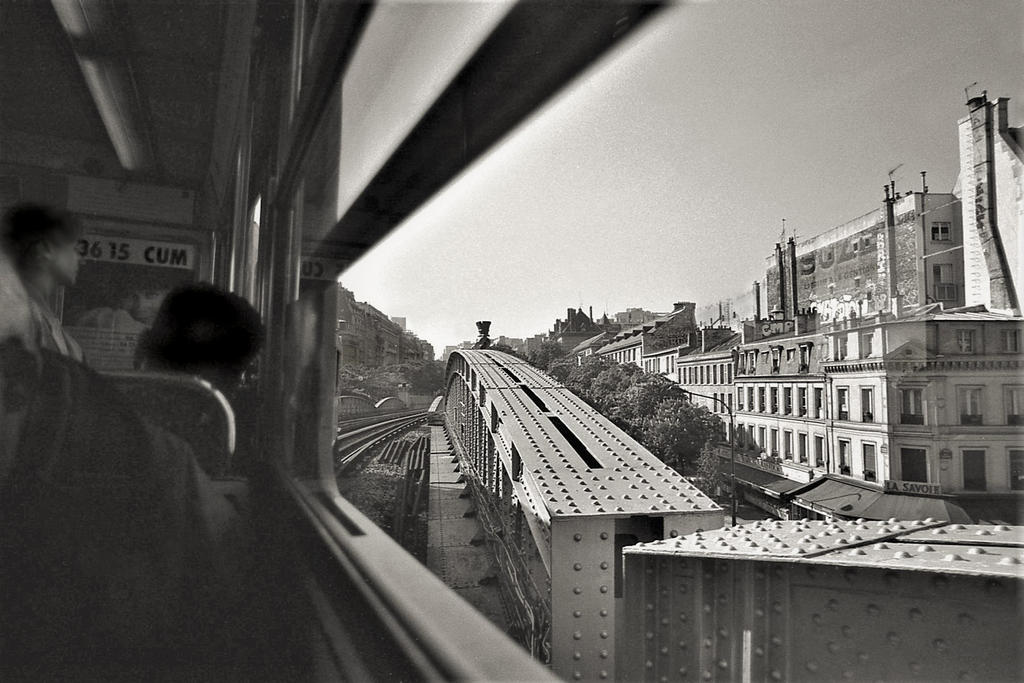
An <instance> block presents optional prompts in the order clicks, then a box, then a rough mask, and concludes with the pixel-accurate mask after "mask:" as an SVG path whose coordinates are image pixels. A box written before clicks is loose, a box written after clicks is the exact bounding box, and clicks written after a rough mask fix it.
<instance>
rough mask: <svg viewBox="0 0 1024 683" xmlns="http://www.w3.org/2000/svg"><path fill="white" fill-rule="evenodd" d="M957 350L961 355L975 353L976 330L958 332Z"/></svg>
mask: <svg viewBox="0 0 1024 683" xmlns="http://www.w3.org/2000/svg"><path fill="white" fill-rule="evenodd" d="M956 348H957V350H958V351H959V352H960V353H974V330H957V331H956Z"/></svg>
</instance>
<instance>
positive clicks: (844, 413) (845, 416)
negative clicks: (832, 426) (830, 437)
mask: <svg viewBox="0 0 1024 683" xmlns="http://www.w3.org/2000/svg"><path fill="white" fill-rule="evenodd" d="M837 419H840V420H849V419H850V411H849V410H840V411H839V417H838V418H837Z"/></svg>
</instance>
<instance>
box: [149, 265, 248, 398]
mask: <svg viewBox="0 0 1024 683" xmlns="http://www.w3.org/2000/svg"><path fill="white" fill-rule="evenodd" d="M262 340H263V325H262V323H261V322H260V314H259V313H258V312H257V311H256V309H254V308H253V307H252V306H250V305H249V302H247V301H246V300H245V299H243V298H242V297H240V296H237V295H235V294H232V293H230V292H225V291H223V290H221V289H218V288H217V287H215V286H213V285H211V284H206V283H199V284H192V285H187V286H185V287H181V288H178V289H176V290H174V291H172V292H171V293H170V294H168V295H167V297H166V298H165V299H164V301H163V303H162V304H161V306H160V309H159V310H158V311H157V314H156V320H154V321H153V326H152V327H151V328H150V329H149V330H147V331H146V332H145V333H143V335H142V339H141V340H140V341H139V344H140V356H141V358H142V361H143V364H144V366H145V367H146V368H149V369H154V370H171V371H174V372H187V373H189V374H193V375H199V376H200V377H202V378H203V379H206V380H208V381H209V382H211V383H212V384H214V385H216V386H217V387H218V388H220V389H224V390H230V389H232V388H235V387H236V386H237V385H238V384H239V382H240V381H241V379H242V373H243V372H244V371H245V369H246V368H247V367H248V365H249V363H251V362H252V359H253V358H254V357H255V356H256V353H257V352H258V351H259V349H260V345H261V343H262Z"/></svg>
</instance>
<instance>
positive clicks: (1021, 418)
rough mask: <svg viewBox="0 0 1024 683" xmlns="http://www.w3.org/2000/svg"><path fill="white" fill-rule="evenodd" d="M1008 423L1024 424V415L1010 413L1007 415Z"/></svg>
mask: <svg viewBox="0 0 1024 683" xmlns="http://www.w3.org/2000/svg"><path fill="white" fill-rule="evenodd" d="M1006 424H1008V425H1024V415H1020V414H1017V413H1010V414H1009V415H1007V416H1006Z"/></svg>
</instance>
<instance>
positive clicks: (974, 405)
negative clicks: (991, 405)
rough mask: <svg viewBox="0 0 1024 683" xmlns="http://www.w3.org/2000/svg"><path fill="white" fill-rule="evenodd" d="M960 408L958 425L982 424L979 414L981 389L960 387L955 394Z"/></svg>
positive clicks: (982, 420)
mask: <svg viewBox="0 0 1024 683" xmlns="http://www.w3.org/2000/svg"><path fill="white" fill-rule="evenodd" d="M957 403H958V404H959V406H960V424H962V425H980V424H982V423H983V422H984V418H983V417H982V412H981V387H960V388H959V391H958V392H957Z"/></svg>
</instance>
